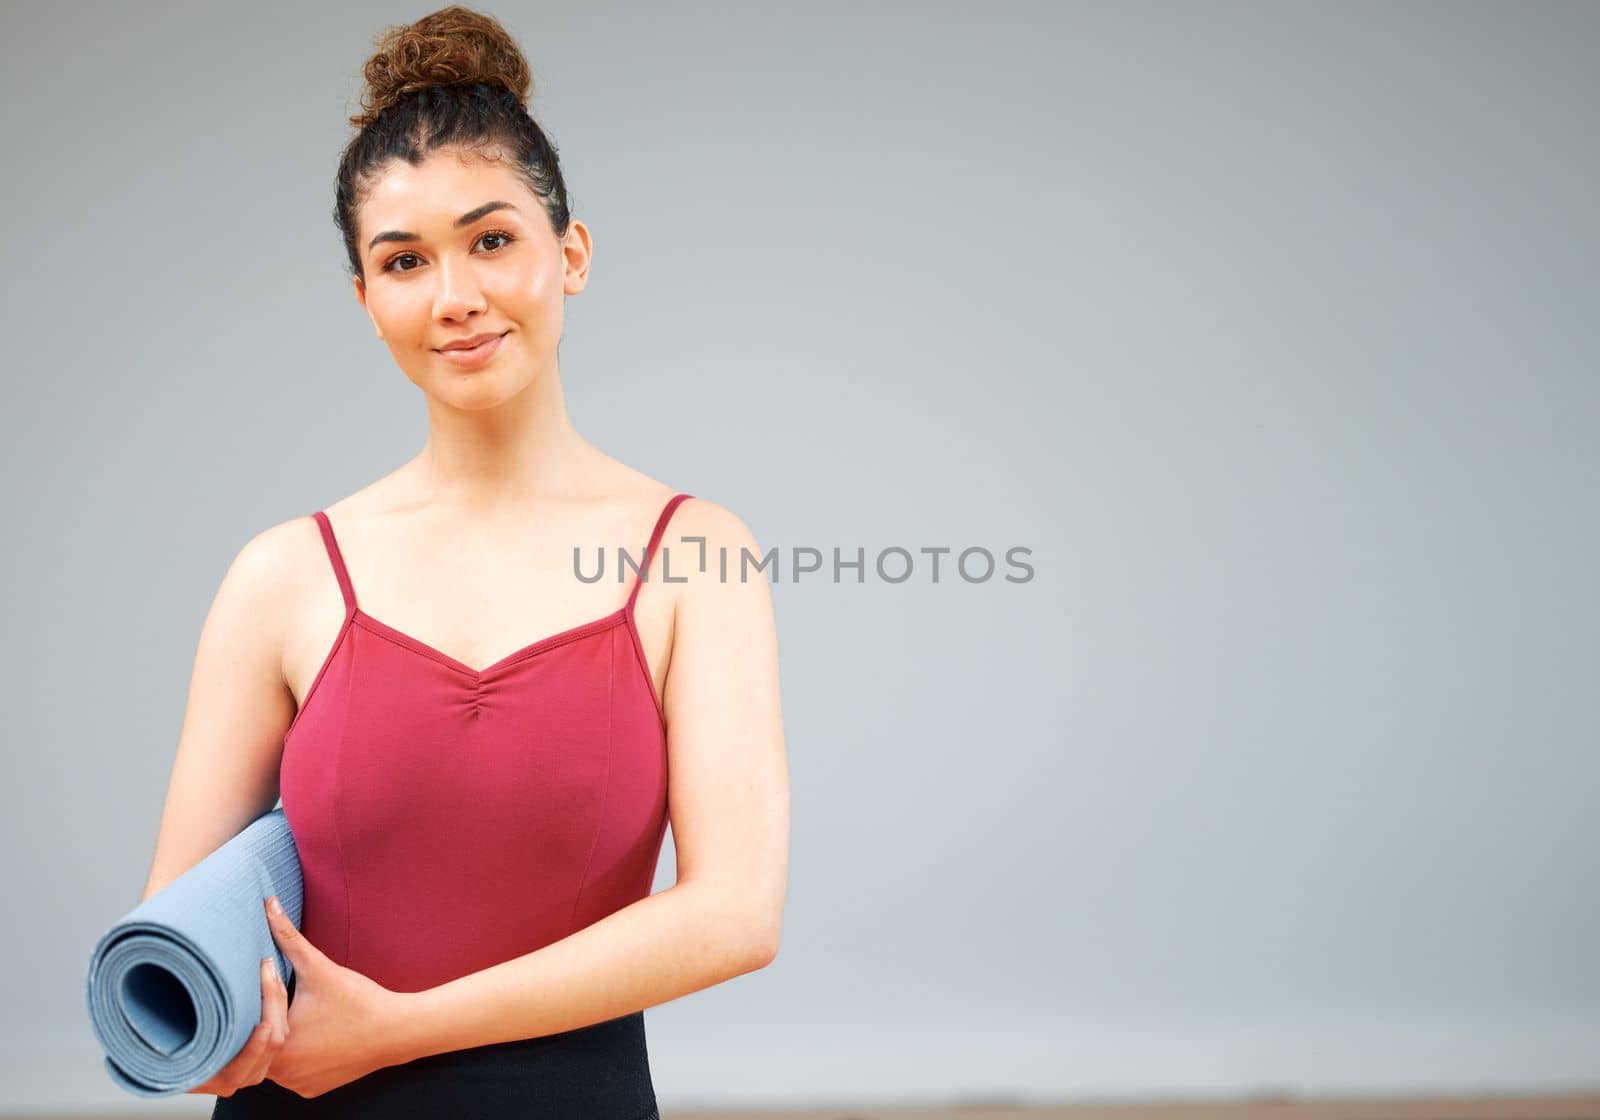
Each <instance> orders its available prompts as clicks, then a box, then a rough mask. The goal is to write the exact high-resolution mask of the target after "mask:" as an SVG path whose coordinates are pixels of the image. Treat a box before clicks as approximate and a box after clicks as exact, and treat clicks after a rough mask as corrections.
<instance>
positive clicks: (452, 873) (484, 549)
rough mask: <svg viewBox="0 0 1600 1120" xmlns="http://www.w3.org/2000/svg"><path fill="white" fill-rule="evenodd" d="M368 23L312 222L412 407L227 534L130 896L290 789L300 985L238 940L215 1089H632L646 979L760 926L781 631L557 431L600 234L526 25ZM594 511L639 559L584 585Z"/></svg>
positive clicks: (371, 1103)
mask: <svg viewBox="0 0 1600 1120" xmlns="http://www.w3.org/2000/svg"><path fill="white" fill-rule="evenodd" d="M379 46H380V49H379V51H378V52H377V53H376V54H375V55H374V56H373V57H372V58H371V59H370V60H369V61H368V63H367V65H366V78H367V83H368V90H367V95H366V97H365V99H364V101H363V108H364V109H365V110H366V111H365V112H364V113H363V114H362V115H361V116H358V117H355V118H353V119H352V123H353V124H355V125H356V126H357V127H358V128H359V129H360V132H359V134H358V135H357V136H356V137H355V138H354V139H353V140H352V141H351V143H350V145H349V147H348V149H347V150H346V152H345V154H344V157H343V159H342V161H341V163H340V167H339V176H338V189H337V207H336V217H337V220H338V223H339V227H340V230H341V232H342V234H343V236H344V242H345V248H346V250H347V252H348V254H349V258H350V266H351V271H352V278H353V282H354V288H355V293H356V298H357V299H358V300H359V302H360V304H361V306H362V308H363V309H364V310H365V312H366V314H367V315H368V316H369V317H370V318H371V321H372V324H373V326H374V328H375V330H376V333H377V335H378V337H379V338H380V339H382V340H383V341H384V343H385V344H386V345H387V346H388V347H389V350H390V352H391V354H393V356H394V359H395V361H396V363H397V364H398V365H399V366H400V368H401V369H402V370H403V371H404V372H405V374H406V376H407V377H408V378H410V380H411V381H412V382H413V383H414V384H415V385H416V386H417V387H418V388H419V389H420V390H422V394H423V398H424V400H425V401H426V404H427V415H428V438H427V441H426V443H425V444H424V445H423V447H422V449H421V451H420V453H419V454H418V455H417V456H416V457H415V458H414V459H412V460H411V461H409V462H407V463H405V464H403V465H402V466H400V467H399V468H398V469H397V470H395V471H393V472H392V473H390V474H388V475H385V476H384V477H382V478H380V479H378V480H377V481H376V482H374V483H372V484H371V485H370V486H367V487H366V488H364V489H362V490H360V491H358V492H356V493H354V494H352V495H350V496H349V497H347V498H344V499H342V500H340V501H338V502H335V503H333V504H332V505H330V506H329V507H328V508H327V509H325V510H321V511H318V512H317V513H316V514H314V515H312V516H311V517H297V518H294V519H292V520H290V521H287V522H284V523H283V524H280V525H277V526H275V527H273V528H270V529H268V530H266V531H265V532H263V533H261V534H260V535H259V536H257V537H255V538H254V539H253V540H251V541H250V542H249V543H248V544H246V545H245V547H244V548H243V549H242V550H241V552H240V553H239V556H238V557H237V559H236V560H235V561H234V562H233V564H232V566H231V567H230V569H229V571H228V573H227V575H226V577H225V578H224V580H223V582H222V586H221V588H220V589H219V591H218V593H217V597H216V600H215V602H214V604H213V606H212V608H211V611H210V613H209V615H208V617H207V619H206V623H205V626H204V629H203V632H202V634H201V638H200V643H199V650H198V653H197V655H196V661H195V667H194V675H193V679H192V682H191V686H190V692H189V699H188V708H187V711H186V713H185V716H184V722H183V731H182V735H181V739H180V742H179V746H178V751H177V759H176V762H175V765H174V768H173V772H172V778H171V783H170V787H169V789H168V792H167V800H166V808H165V810H164V813H163V817H162V823H161V832H160V837H159V839H158V842H157V847H156V856H155V861H154V865H153V868H152V870H151V874H150V879H149V881H148V883H147V885H146V888H145V897H149V896H150V895H151V894H153V893H155V892H156V891H157V890H159V889H161V887H163V886H165V885H166V884H167V883H169V882H170V881H171V880H173V879H174V878H176V877H177V876H178V875H180V874H182V873H183V872H184V871H185V870H187V869H188V868H190V867H192V866H193V865H194V864H196V863H198V862H199V861H200V860H201V859H202V858H203V857H204V856H205V855H206V854H208V853H209V852H211V851H212V850H214V849H215V848H216V847H218V846H219V845H220V844H221V843H222V842H223V841H225V840H226V839H228V838H229V837H230V836H232V835H234V834H236V833H237V832H238V831H239V830H241V829H242V828H243V827H244V826H245V825H246V824H247V823H248V822H250V821H251V820H253V819H254V818H255V817H257V816H259V815H260V814H262V813H264V812H266V811H268V810H269V809H271V808H272V807H273V805H274V804H275V803H276V800H277V798H278V797H279V795H280V793H281V796H282V798H283V804H284V811H285V813H286V814H287V816H288V821H289V824H290V827H291V829H292V831H293V832H294V835H295V842H296V847H297V849H298V851H299V854H300V858H301V864H302V872H303V876H304V884H305V901H304V911H303V914H302V916H301V921H300V927H299V928H298V929H296V928H295V926H294V925H293V924H291V922H290V921H289V920H288V918H287V917H285V916H284V915H283V914H282V913H281V912H278V911H275V910H274V909H273V907H272V906H271V905H270V902H272V901H275V900H265V901H267V902H268V903H269V904H268V905H267V906H266V909H267V915H268V917H267V920H268V922H269V924H270V926H271V928H272V931H273V936H274V939H275V941H276V942H277V944H278V946H279V947H280V949H281V950H282V951H283V953H284V955H285V957H286V958H287V959H288V961H289V962H290V964H291V965H292V970H293V971H292V980H291V981H290V983H289V984H288V985H285V984H284V983H283V982H282V981H281V980H280V979H279V978H278V977H277V976H276V975H275V973H274V972H273V970H272V969H271V967H270V961H268V962H263V973H262V1000H263V1014H262V1023H261V1024H260V1026H259V1027H258V1030H257V1034H256V1035H255V1036H254V1037H252V1039H251V1040H250V1042H249V1043H248V1044H247V1045H246V1046H245V1047H244V1048H243V1049H242V1050H241V1051H240V1053H239V1054H238V1056H237V1057H235V1058H234V1059H233V1060H232V1061H231V1062H230V1064H229V1065H228V1066H227V1067H226V1068H224V1069H223V1070H222V1071H221V1072H220V1073H219V1074H218V1075H217V1076H216V1077H215V1078H213V1079H212V1080H211V1081H209V1082H207V1083H206V1084H205V1085H203V1086H201V1087H200V1088H198V1089H197V1090H195V1091H196V1092H202V1093H214V1094H216V1096H217V1097H218V1100H217V1102H216V1105H215V1110H214V1112H213V1113H212V1115H213V1116H215V1117H247V1116H311V1115H318V1116H330V1117H331V1116H337V1117H361V1116H374V1117H376V1116H383V1117H385V1118H389V1120H393V1118H396V1117H402V1116H411V1115H415V1116H429V1117H438V1116H450V1117H470V1116H479V1115H481V1116H505V1115H510V1114H511V1112H510V1110H511V1109H513V1108H515V1109H518V1110H519V1113H518V1114H522V1113H523V1112H525V1113H526V1114H527V1115H537V1116H540V1117H567V1116H571V1117H584V1118H586V1120H595V1118H602V1117H609V1118H615V1120H645V1118H647V1117H655V1116H656V1115H657V1111H656V1100H655V1093H654V1087H653V1085H652V1082H651V1079H650V1071H649V1064H648V1059H647V1055H646V1048H645V1039H644V1030H643V1010H644V1009H645V1008H646V1007H650V1006H654V1005H656V1004H659V1003H662V1002H664V1001H666V1000H670V999H674V998H676V997H678V996H682V995H685V994H688V993H690V992H694V991H698V990H700V989H703V988H705V987H708V986H710V985H712V984H715V983H718V982H720V981H722V980H726V979H729V978H731V977H734V976H737V975H740V974H741V973H745V972H749V971H752V970H754V969H757V968H760V967H763V966H764V965H765V964H766V963H768V962H770V961H771V960H772V958H773V956H774V954H775V953H776V951H777V943H778V928H779V923H780V918H781V914H782V908H783V897H784V891H785V880H786V874H787V858H788V813H789V804H788V779H787V764H786V761H785V757H784V754H785V748H784V743H783V732H782V723H781V716H780V711H779V694H778V670H777V640H776V636H775V632H774V625H773V615H772V607H771V602H770V594H769V591H768V589H767V587H766V585H765V583H764V582H763V581H762V579H760V578H759V577H757V578H749V579H739V578H735V575H736V573H737V572H738V571H739V568H740V566H739V557H740V555H741V551H740V550H741V549H747V550H749V552H750V554H751V555H752V556H753V557H759V556H760V549H759V548H758V546H757V545H756V543H755V541H754V540H753V539H752V538H751V536H750V534H749V532H748V531H747V530H746V528H745V527H744V525H743V524H742V523H741V522H740V521H739V520H738V519H737V518H736V517H734V516H733V515H732V514H731V513H729V512H728V511H727V510H725V509H722V508H721V507H719V506H717V505H715V504H714V503H711V502H708V501H705V500H702V499H699V498H691V497H689V496H688V495H685V494H681V493H674V491H673V490H672V488H670V487H667V486H664V485H662V484H661V483H658V482H655V481H654V480H652V479H650V478H647V477H646V476H644V475H642V474H640V473H639V472H638V471H635V470H633V469H632V468H630V467H627V466H625V465H624V464H622V463H620V462H618V461H617V460H615V459H613V458H611V457H609V456H607V455H605V454H603V453H602V452H600V451H599V450H598V449H596V448H595V447H594V446H592V445H591V444H589V443H587V442H586V441H585V440H584V439H583V438H582V437H580V436H579V435H578V434H577V433H576V432H575V431H574V429H573V427H572V425H571V422H570V420H569V418H568V416H567V413H566V409H565V406H564V403H563V398H562V391H561V380H560V372H561V371H560V364H559V361H558V354H557V344H558V342H559V340H560V336H561V326H562V315H563V302H564V299H565V297H566V296H569V295H576V294H577V293H578V292H581V291H582V290H583V287H584V284H585V281H586V279H587V276H588V270H589V263H590V250H591V241H590V236H589V231H588V230H587V229H586V228H585V226H584V225H583V223H582V222H579V221H576V220H574V219H572V218H571V217H570V214H569V209H568V200H567V193H566V188H565V184H564V182H563V179H562V175H561V170H560V167H559V165H558V163H557V160H556V152H555V149H554V148H553V146H552V145H551V144H550V143H549V141H548V140H547V139H546V137H545V136H544V134H543V132H542V131H541V130H540V128H539V126H538V125H536V124H535V123H534V122H533V120H532V119H531V118H530V117H529V115H528V112H527V109H526V100H527V95H528V90H529V85H530V82H529V73H528V67H527V64H526V62H525V61H524V59H523V57H522V54H521V53H520V51H519V50H518V48H517V46H516V44H515V43H514V41H513V40H512V39H511V38H510V36H509V35H507V33H506V32H505V30H504V29H503V28H502V27H501V26H500V25H499V24H498V23H496V22H495V21H494V20H492V19H490V18H488V17H486V16H483V15H481V14H479V13H475V12H472V11H469V10H467V9H463V8H460V7H450V8H445V9H443V10H442V11H439V12H435V13H433V14H432V15H429V16H426V17H424V18H423V19H421V20H419V21H418V22H417V23H415V24H413V25H411V26H409V27H405V28H398V29H393V30H391V32H389V33H388V34H387V35H386V36H385V38H384V40H383V41H382V42H380V44H379ZM669 526H670V529H671V532H670V533H668V528H669ZM684 538H689V541H688V543H683V539H684ZM595 542H607V543H608V544H611V543H613V542H614V544H615V548H612V549H608V550H607V551H612V552H615V551H616V550H619V549H620V550H623V551H625V552H626V554H627V558H628V563H627V564H625V565H623V568H624V571H625V573H626V579H622V578H619V577H622V576H623V575H624V571H618V572H616V575H615V576H613V575H612V572H613V570H614V569H612V568H611V567H610V566H609V565H608V566H607V568H606V576H607V578H605V579H601V580H598V581H594V580H593V579H592V576H593V568H594V561H593V560H589V561H586V562H585V563H584V564H583V565H582V566H581V568H582V574H583V576H584V578H583V579H574V578H573V576H574V575H575V574H577V571H576V569H577V568H578V567H579V565H577V564H576V563H575V558H576V557H578V555H579V552H578V550H579V549H582V550H583V554H584V555H585V556H589V557H592V556H593V552H592V545H593V544H594V543H595ZM672 542H679V543H680V547H679V548H677V549H673V548H672V547H671V544H672ZM641 545H647V546H648V547H647V549H645V548H641ZM584 546H590V547H588V548H585V547H584ZM723 550H725V551H726V554H727V555H728V556H729V557H730V559H731V563H730V564H728V566H727V569H726V570H727V572H729V573H730V574H729V575H720V574H719V572H720V571H721V570H722V565H721V564H719V563H718V562H717V559H716V558H717V557H718V556H719V555H720V554H721V552H722V551H723ZM602 555H604V554H603V553H602ZM707 559H709V561H710V562H706V560H707ZM619 562H620V558H619ZM635 567H637V571H635ZM669 573H670V575H669ZM663 577H666V578H663ZM530 638H534V640H533V641H530V640H529V639H530ZM669 810H670V817H671V823H672V826H673V840H674V845H675V848H676V852H677V871H678V874H677V882H676V884H675V885H674V886H673V887H672V888H670V889H668V890H665V891H662V892H660V893H657V894H653V895H652V894H650V893H649V892H650V887H651V884H652V877H653V873H654V869H655V864H656V858H657V855H658V854H659V851H660V846H661V843H662V838H663V833H664V829H665V826H666V823H667V819H668V815H669Z"/></svg>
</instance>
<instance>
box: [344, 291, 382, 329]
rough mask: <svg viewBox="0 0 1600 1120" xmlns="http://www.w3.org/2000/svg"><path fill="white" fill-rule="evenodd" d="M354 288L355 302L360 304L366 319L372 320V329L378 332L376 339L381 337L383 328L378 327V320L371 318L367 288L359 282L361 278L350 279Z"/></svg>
mask: <svg viewBox="0 0 1600 1120" xmlns="http://www.w3.org/2000/svg"><path fill="white" fill-rule="evenodd" d="M351 280H352V282H353V283H354V284H355V287H356V302H357V303H359V304H361V309H362V310H363V311H365V312H366V313H367V318H369V319H372V329H373V330H375V331H377V332H378V337H379V338H382V337H383V328H382V327H380V326H378V320H376V319H373V318H372V308H370V307H368V306H367V286H366V285H365V284H363V283H362V282H361V277H359V276H355V277H352V278H351Z"/></svg>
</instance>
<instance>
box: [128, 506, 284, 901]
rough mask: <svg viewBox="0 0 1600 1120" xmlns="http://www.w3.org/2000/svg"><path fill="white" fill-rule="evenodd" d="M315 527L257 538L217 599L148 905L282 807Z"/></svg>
mask: <svg viewBox="0 0 1600 1120" xmlns="http://www.w3.org/2000/svg"><path fill="white" fill-rule="evenodd" d="M308 520H309V519H306V518H301V519H298V522H299V523H298V524H297V523H296V521H286V522H284V523H282V524H280V525H275V526H273V527H272V528H270V529H267V530H266V531H264V532H262V533H260V534H258V535H257V536H255V537H254V538H252V539H251V540H250V541H249V542H248V543H246V544H245V546H244V547H243V548H242V549H241V550H240V551H239V554H238V555H237V556H236V557H235V558H234V560H233V563H232V564H231V565H230V566H229V568H228V571H227V574H226V575H225V576H224V577H223V579H222V583H221V586H220V587H219V588H218V589H217V593H216V597H215V598H214V599H213V600H212V603H211V609H210V611H209V612H208V613H207V615H206V619H205V624H204V626H203V627H202V628H201V631H200V641H199V647H198V649H197V650H196V653H195V660H194V669H193V672H192V673H191V675H190V679H189V697H188V702H187V705H186V707H185V709H184V716H183V728H182V730H181V732H180V733H179V736H178V750H177V756H176V758H175V760H174V762H173V766H172V774H171V778H170V779H169V781H168V784H167V796H166V805H165V807H164V808H163V809H162V813H161V829H160V832H159V834H158V835H157V838H156V848H155V859H154V862H153V864H152V866H151V868H150V875H149V878H148V879H147V880H146V882H145V887H144V895H143V898H142V899H141V901H143V899H148V898H149V897H150V896H151V895H153V894H155V893H156V892H157V891H159V890H160V889H161V888H163V887H165V886H166V885H167V884H168V883H170V882H171V881H172V880H174V879H176V878H177V877H178V876H180V875H182V874H183V873H184V872H185V871H188V870H189V869H190V868H191V867H193V866H194V865H195V864H197V863H199V862H200V861H201V860H202V859H204V858H205V857H206V856H208V855H210V854H211V853H212V852H213V851H215V850H216V849H217V848H219V847H221V846H222V844H223V843H225V842H226V841H228V840H229V839H231V838H232V837H234V836H236V835H237V834H238V833H239V832H241V831H242V830H243V829H244V827H245V826H246V825H248V824H249V823H250V822H251V821H253V820H255V819H256V818H257V817H259V816H261V814H263V813H265V812H267V811H268V810H270V809H271V808H272V807H273V805H275V804H276V803H277V800H278V765H279V762H280V759H281V755H282V751H283V736H284V733H285V732H286V731H287V730H288V728H289V724H290V723H291V721H292V720H293V719H294V712H295V700H294V694H293V693H292V692H290V690H289V687H288V685H287V684H286V683H285V681H284V672H283V649H284V640H285V636H286V634H287V631H288V622H289V620H290V616H291V615H292V613H293V612H291V611H290V610H289V609H288V605H289V604H290V603H292V602H293V601H294V596H295V594H296V590H297V589H296V578H297V575H296V573H297V570H298V568H300V567H303V566H304V565H303V564H301V565H297V564H296V562H295V558H296V557H297V556H300V557H303V556H304V551H303V550H304V547H305V545H306V533H307V531H308V530H307V523H308ZM310 524H311V528H310V530H309V532H310V533H311V534H312V535H313V536H314V535H315V534H316V526H315V523H314V522H312V523H310Z"/></svg>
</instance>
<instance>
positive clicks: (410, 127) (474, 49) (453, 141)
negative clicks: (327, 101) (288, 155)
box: [333, 4, 572, 282]
mask: <svg viewBox="0 0 1600 1120" xmlns="http://www.w3.org/2000/svg"><path fill="white" fill-rule="evenodd" d="M375 45H376V47H377V51H376V53H374V54H373V55H372V57H371V58H369V59H367V64H366V66H365V67H364V68H363V76H364V77H365V78H366V83H367V84H366V89H365V90H363V91H362V96H361V110H362V111H361V112H360V113H359V114H357V115H356V116H353V117H351V118H350V123H351V125H353V126H354V127H355V128H357V129H359V130H360V131H358V132H357V134H356V135H355V137H354V138H353V139H352V140H351V141H350V143H349V144H348V145H346V146H345V150H344V154H343V155H342V156H341V157H340V159H339V174H338V178H337V180H336V183H335V187H334V208H333V218H334V221H335V222H336V223H337V224H338V226H339V232H340V234H341V235H342V236H343V238H344V247H345V252H346V253H347V254H348V255H349V258H350V274H351V275H352V276H354V277H360V278H361V280H362V281H363V282H365V280H366V273H365V271H364V270H363V269H362V267H361V249H360V246H359V245H357V244H356V210H357V209H358V208H359V207H360V205H361V203H362V202H363V201H364V200H365V199H366V197H367V194H368V192H369V191H370V190H371V188H372V186H373V185H374V183H375V182H376V181H377V179H378V178H379V177H380V176H381V175H382V173H383V170H384V168H386V167H387V166H389V164H390V163H392V162H393V161H395V160H401V159H403V160H405V161H406V162H408V163H410V164H411V165H412V166H416V165H418V164H420V163H422V162H423V160H425V159H427V158H428V156H430V155H432V154H433V153H434V152H437V151H439V150H440V149H443V148H449V149H453V150H459V151H465V152H471V153H474V154H477V155H480V156H483V157H485V158H490V159H508V160H509V162H510V164H511V165H512V166H513V167H514V168H515V169H516V170H517V173H518V174H519V175H520V176H521V178H522V180H523V182H525V183H526V184H527V186H528V189H529V190H530V191H532V192H533V194H534V196H535V197H537V198H538V199H539V201H540V202H541V203H543V205H544V209H545V213H546V214H547V215H548V216H549V218H550V227H551V229H553V230H554V231H555V235H556V237H558V238H560V237H565V236H566V233H567V226H568V224H569V223H570V222H571V219H572V204H571V200H570V199H569V198H568V195H567V185H566V181H565V180H564V179H563V178H562V177H561V164H560V162H559V161H558V159H557V156H556V146H555V144H554V143H552V142H551V141H550V138H549V137H548V136H546V135H545V134H544V130H543V129H541V128H540V127H539V126H538V125H537V124H535V123H534V120H533V117H531V116H530V115H529V113H528V97H529V95H530V93H531V92H532V88H533V78H532V76H531V74H530V73H529V70H528V61H527V59H525V58H524V57H523V55H522V51H521V50H520V49H519V48H518V47H517V44H516V40H514V39H512V37H511V35H510V34H509V33H508V32H507V31H506V29H505V28H504V27H502V26H501V25H500V23H499V22H498V21H497V20H495V19H494V18H493V17H492V16H488V15H485V14H483V13H482V12H475V11H473V10H471V9H470V8H463V7H461V6H459V5H455V4H452V5H451V6H450V7H448V8H441V9H439V10H438V11H437V12H433V13H431V14H429V15H425V16H423V17H422V18H421V19H419V20H417V21H416V22H415V23H412V24H410V25H407V26H404V27H391V28H389V29H388V30H387V31H385V32H383V33H382V34H381V35H380V36H379V37H378V38H377V40H376V41H375Z"/></svg>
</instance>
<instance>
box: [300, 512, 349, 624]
mask: <svg viewBox="0 0 1600 1120" xmlns="http://www.w3.org/2000/svg"><path fill="white" fill-rule="evenodd" d="M311 516H312V517H314V518H316V519H317V528H319V529H321V530H322V543H323V544H324V545H326V546H327V549H328V559H329V560H331V561H333V574H334V575H336V576H338V577H339V591H340V593H341V594H342V595H344V613H345V614H346V615H351V614H354V613H355V609H356V593H355V589H354V588H353V587H351V586H350V573H349V572H348V571H346V570H345V566H344V556H343V555H341V554H340V552H339V542H338V541H336V540H334V539H333V526H332V524H330V523H329V521H328V515H327V514H325V513H323V512H322V511H321V510H320V509H319V510H317V512H316V513H313V514H312V515H311Z"/></svg>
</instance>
